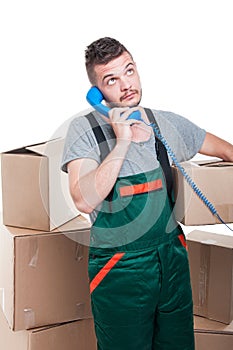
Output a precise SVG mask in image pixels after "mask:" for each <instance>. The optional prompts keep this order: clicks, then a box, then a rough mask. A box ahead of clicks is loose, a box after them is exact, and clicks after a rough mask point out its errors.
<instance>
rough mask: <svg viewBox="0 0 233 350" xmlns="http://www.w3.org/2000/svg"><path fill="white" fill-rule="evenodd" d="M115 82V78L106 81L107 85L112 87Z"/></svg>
mask: <svg viewBox="0 0 233 350" xmlns="http://www.w3.org/2000/svg"><path fill="white" fill-rule="evenodd" d="M115 82H116V79H115V78H111V79H109V80H108V85H113V84H115Z"/></svg>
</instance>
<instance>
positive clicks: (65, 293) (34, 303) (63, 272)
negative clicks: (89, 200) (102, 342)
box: [0, 216, 92, 330]
mask: <svg viewBox="0 0 233 350" xmlns="http://www.w3.org/2000/svg"><path fill="white" fill-rule="evenodd" d="M89 226H90V224H89V222H88V221H87V220H86V219H84V218H82V217H81V216H80V217H78V218H75V219H73V220H71V221H70V222H68V223H66V224H65V225H63V226H62V227H60V228H59V229H56V230H54V231H53V232H49V233H48V232H43V231H36V230H29V229H22V228H15V227H10V226H4V225H1V226H0V304H1V306H2V309H3V311H4V314H5V316H6V318H7V320H8V323H9V325H10V327H11V329H12V330H22V329H30V328H35V327H40V326H44V325H50V324H54V323H61V322H67V321H72V320H77V319H82V318H87V317H90V316H92V313H91V307H90V295H89V282H88V271H87V266H88V250H89V247H88V244H89V238H90V237H89V235H90V230H89Z"/></svg>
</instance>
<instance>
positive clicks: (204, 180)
mask: <svg viewBox="0 0 233 350" xmlns="http://www.w3.org/2000/svg"><path fill="white" fill-rule="evenodd" d="M182 166H183V168H184V169H185V170H186V172H187V173H188V174H189V176H190V177H191V178H192V179H193V180H194V181H195V183H196V184H197V185H198V187H199V188H200V189H201V190H202V191H203V193H204V194H205V196H206V197H207V198H208V200H209V201H210V202H211V203H212V204H213V205H214V207H215V209H216V210H217V212H218V214H219V215H220V216H221V218H222V219H223V221H224V222H225V223H227V224H229V223H232V222H233V163H228V162H223V161H219V160H210V161H207V162H206V161H197V162H186V163H183V164H182ZM173 170H174V178H175V182H176V199H177V200H176V206H175V212H176V216H177V219H178V221H180V222H181V223H183V224H185V225H209V224H217V223H220V221H219V220H218V218H217V217H216V216H214V215H213V214H212V213H211V212H210V211H209V209H208V208H207V207H206V206H205V205H204V203H203V202H202V201H201V200H200V198H199V197H198V196H197V195H196V194H195V193H194V192H193V191H192V189H191V187H190V186H189V185H188V183H187V182H186V181H185V179H184V177H183V176H182V174H181V173H180V172H179V170H178V169H177V168H174V169H173ZM229 226H231V225H229ZM223 230H224V234H217V233H211V232H206V231H201V230H194V231H192V232H190V233H189V234H188V235H187V248H188V257H189V263H190V275H191V284H192V291H193V303H194V315H195V316H194V327H195V341H196V350H206V349H211V350H219V349H221V350H230V349H233V232H230V230H228V228H227V227H226V226H224V227H223Z"/></svg>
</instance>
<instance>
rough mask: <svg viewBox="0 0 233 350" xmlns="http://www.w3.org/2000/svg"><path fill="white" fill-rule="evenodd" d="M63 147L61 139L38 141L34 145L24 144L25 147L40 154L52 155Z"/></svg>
mask: <svg viewBox="0 0 233 350" xmlns="http://www.w3.org/2000/svg"><path fill="white" fill-rule="evenodd" d="M63 147H64V140H63V139H60V138H58V139H54V140H50V141H47V142H43V143H39V144H36V145H31V146H26V147H25V149H26V150H29V151H32V152H34V153H38V154H40V155H42V156H47V157H48V156H53V155H55V154H56V153H60V152H61V150H62V149H63Z"/></svg>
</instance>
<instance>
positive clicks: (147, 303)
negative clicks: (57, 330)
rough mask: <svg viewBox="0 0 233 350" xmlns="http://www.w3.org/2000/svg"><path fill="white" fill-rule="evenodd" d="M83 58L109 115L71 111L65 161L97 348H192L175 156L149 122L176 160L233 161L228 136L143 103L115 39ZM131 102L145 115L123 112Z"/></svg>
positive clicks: (135, 73)
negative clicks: (84, 234)
mask: <svg viewBox="0 0 233 350" xmlns="http://www.w3.org/2000/svg"><path fill="white" fill-rule="evenodd" d="M85 57H86V69H87V74H88V77H89V80H90V82H91V85H93V86H96V87H98V88H99V90H100V91H101V92H102V94H103V96H104V100H105V102H106V104H107V106H109V107H110V108H111V110H110V112H109V117H106V116H104V115H101V114H100V113H98V112H96V111H94V112H93V113H92V117H91V118H92V120H93V116H94V120H95V123H96V126H95V128H92V127H91V125H92V126H93V124H90V123H91V121H90V120H91V119H90V115H89V116H80V117H78V118H74V119H73V120H72V122H71V124H70V127H69V130H68V134H67V137H66V144H65V148H64V156H63V162H62V169H63V170H64V171H67V172H68V174H69V183H70V193H71V195H72V198H73V200H74V203H75V205H76V206H77V208H78V209H79V210H80V211H81V212H84V213H87V214H90V217H91V220H92V222H93V225H92V230H91V240H90V254H89V277H90V291H91V298H92V310H93V316H94V321H95V330H96V336H97V340H98V349H99V350H160V349H166V350H176V349H180V350H191V349H194V335H193V315H192V295H191V287H190V279H189V266H188V259H187V251H186V249H185V245H186V243H185V236H184V234H183V232H182V230H181V227H180V226H179V225H178V223H177V222H176V220H175V219H174V217H173V213H172V210H173V193H172V190H171V183H170V182H171V175H170V173H169V170H170V169H169V164H170V163H171V162H172V161H171V159H170V157H169V158H168V157H167V154H166V152H164V148H163V146H162V145H161V143H160V142H159V141H158V140H157V139H156V138H155V135H154V132H153V128H152V127H151V126H149V125H150V122H151V120H152V121H153V120H154V119H155V120H154V123H157V124H158V127H159V129H160V131H161V134H162V135H163V137H164V138H165V139H166V140H167V142H168V144H169V145H170V147H171V149H172V150H173V151H174V153H175V154H176V157H177V159H178V160H179V161H184V160H189V159H191V158H192V157H193V156H194V155H195V154H197V153H198V152H199V153H202V154H205V155H209V156H216V157H219V158H221V159H224V160H226V161H233V145H231V144H230V143H228V142H226V141H225V140H222V139H220V138H218V137H217V136H215V135H212V134H210V133H208V132H206V131H205V130H203V129H201V128H200V127H198V126H197V125H195V124H193V123H191V122H190V121H189V120H187V119H186V118H183V117H181V116H178V115H176V114H174V113H169V112H163V111H156V110H152V111H151V110H148V109H144V108H142V107H140V106H139V104H140V100H141V96H142V91H141V83H140V78H139V74H138V71H137V67H136V64H135V62H134V60H133V57H132V55H131V53H130V52H129V51H128V50H127V49H126V48H125V47H124V46H123V45H122V44H121V43H119V42H118V41H117V40H115V39H112V38H108V37H106V38H101V39H99V40H96V41H95V42H93V43H92V44H90V45H89V46H88V47H87V49H86V56H85ZM136 110H139V111H140V113H141V117H142V119H143V121H144V122H143V121H140V120H136V119H135V120H134V119H127V118H128V117H129V115H130V114H131V113H132V112H133V111H136ZM151 118H152V119H151ZM153 118H154V119H153ZM98 125H99V126H100V128H101V130H102V132H103V134H102V135H103V137H102V145H105V146H106V147H108V148H109V151H107V152H106V155H105V156H104V157H103V154H102V153H101V152H102V151H101V142H100V140H97V138H98V137H97V138H96V134H95V133H94V132H93V131H95V130H94V129H96V128H98ZM98 130H99V129H98ZM106 140H107V141H106Z"/></svg>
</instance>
